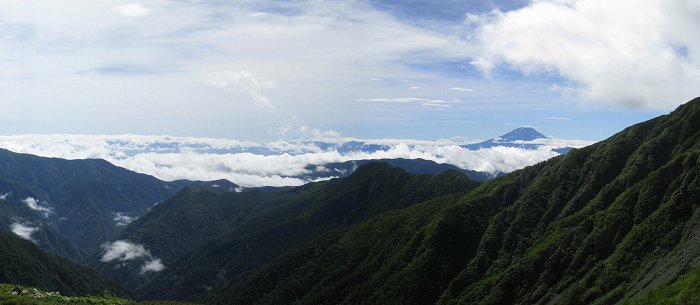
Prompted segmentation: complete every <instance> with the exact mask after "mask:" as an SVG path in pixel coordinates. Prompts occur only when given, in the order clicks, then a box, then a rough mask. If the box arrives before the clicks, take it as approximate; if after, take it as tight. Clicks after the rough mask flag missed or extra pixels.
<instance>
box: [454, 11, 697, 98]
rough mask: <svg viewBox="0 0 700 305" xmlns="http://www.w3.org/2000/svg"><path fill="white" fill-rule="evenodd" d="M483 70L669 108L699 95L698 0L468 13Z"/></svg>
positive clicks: (594, 95)
mask: <svg viewBox="0 0 700 305" xmlns="http://www.w3.org/2000/svg"><path fill="white" fill-rule="evenodd" d="M467 22H468V23H470V24H471V25H475V26H476V37H477V38H476V42H477V43H478V44H479V45H480V46H481V51H480V52H481V55H480V56H477V58H476V59H475V60H474V61H473V63H474V64H475V65H477V66H479V67H480V68H481V69H483V70H484V71H487V72H488V71H490V70H493V69H494V68H496V67H497V66H498V65H500V64H506V65H508V66H510V67H512V68H515V69H518V70H520V71H523V72H525V73H527V74H535V73H543V74H553V73H554V74H558V75H560V76H562V77H564V78H565V79H567V80H569V82H573V85H572V86H570V87H569V88H566V87H565V88H561V87H560V90H559V91H565V92H573V93H575V94H577V95H579V96H581V97H583V98H585V99H587V100H593V101H606V102H612V103H616V104H623V105H632V106H645V107H652V108H661V109H670V108H672V107H674V106H676V105H679V104H681V103H683V102H685V101H687V100H689V99H690V98H693V97H695V96H697V94H698V91H697V88H698V84H699V83H700V39H698V35H697V29H698V28H700V2H698V1H686V0H651V1H642V2H640V1H635V0H619V1H607V0H579V1H561V0H541V1H533V2H532V3H530V4H529V5H528V6H526V7H524V8H522V9H519V10H515V11H509V12H501V11H494V12H492V13H490V14H486V15H480V16H474V15H471V16H468V17H467Z"/></svg>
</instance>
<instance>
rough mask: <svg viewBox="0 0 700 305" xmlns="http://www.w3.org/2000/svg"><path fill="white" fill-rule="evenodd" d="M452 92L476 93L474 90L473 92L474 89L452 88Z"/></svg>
mask: <svg viewBox="0 0 700 305" xmlns="http://www.w3.org/2000/svg"><path fill="white" fill-rule="evenodd" d="M450 90H454V91H461V92H472V91H474V90H472V89H468V88H462V87H452V88H450Z"/></svg>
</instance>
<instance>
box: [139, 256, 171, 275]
mask: <svg viewBox="0 0 700 305" xmlns="http://www.w3.org/2000/svg"><path fill="white" fill-rule="evenodd" d="M164 269H165V265H163V262H162V261H161V259H159V258H157V259H153V260H150V261H147V262H146V263H144V264H143V266H141V274H144V273H147V272H160V271H163V270H164Z"/></svg>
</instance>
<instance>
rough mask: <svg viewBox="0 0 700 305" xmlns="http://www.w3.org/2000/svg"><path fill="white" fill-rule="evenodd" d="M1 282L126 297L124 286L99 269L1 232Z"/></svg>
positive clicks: (71, 293)
mask: <svg viewBox="0 0 700 305" xmlns="http://www.w3.org/2000/svg"><path fill="white" fill-rule="evenodd" d="M0 258H2V262H0V283H16V284H20V285H27V286H33V287H38V288H41V289H45V290H50V291H59V292H61V294H63V295H86V294H99V295H101V294H104V293H105V292H107V293H111V294H115V295H121V296H125V295H128V294H127V293H126V292H125V291H124V290H123V289H121V288H120V287H119V286H117V285H116V284H114V283H112V282H111V281H110V280H108V279H105V278H104V277H102V276H100V275H99V274H97V273H96V272H94V271H92V270H90V269H87V268H84V267H80V266H76V265H74V264H73V263H71V262H69V261H68V260H66V259H63V258H61V257H58V256H56V255H53V254H48V253H44V252H43V251H41V250H39V249H38V248H37V247H36V246H35V245H34V244H33V243H31V242H29V241H26V240H22V239H20V238H18V237H15V236H13V235H12V234H6V233H0Z"/></svg>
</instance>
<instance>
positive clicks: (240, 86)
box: [206, 70, 275, 108]
mask: <svg viewBox="0 0 700 305" xmlns="http://www.w3.org/2000/svg"><path fill="white" fill-rule="evenodd" d="M206 82H207V84H209V85H210V86H214V87H218V88H221V89H224V90H227V91H233V92H239V93H243V94H246V95H248V97H249V98H250V99H251V100H252V101H253V102H254V103H255V105H256V106H258V107H264V108H272V107H274V105H273V104H272V102H271V101H270V99H269V98H267V97H266V96H265V95H263V91H265V90H268V89H271V88H272V87H274V85H275V82H274V81H271V80H268V79H266V78H264V77H262V76H260V75H257V74H255V73H253V72H249V71H246V70H240V71H224V72H223V73H220V74H217V75H212V76H210V77H208V78H207V79H206Z"/></svg>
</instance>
